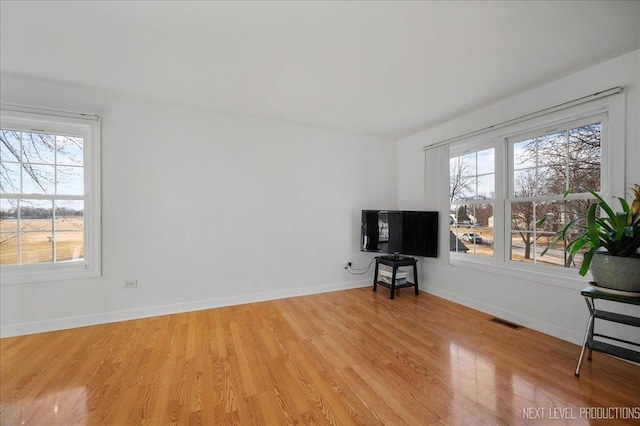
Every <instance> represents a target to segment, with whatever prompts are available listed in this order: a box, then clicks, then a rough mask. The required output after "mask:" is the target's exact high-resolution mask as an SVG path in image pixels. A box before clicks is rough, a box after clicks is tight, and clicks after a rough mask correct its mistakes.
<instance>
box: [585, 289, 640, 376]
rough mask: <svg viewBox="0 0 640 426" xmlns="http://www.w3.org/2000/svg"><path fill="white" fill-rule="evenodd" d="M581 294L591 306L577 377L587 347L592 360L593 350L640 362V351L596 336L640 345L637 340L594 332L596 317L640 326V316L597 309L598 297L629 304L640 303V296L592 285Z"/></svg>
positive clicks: (588, 357) (589, 306)
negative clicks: (610, 290)
mask: <svg viewBox="0 0 640 426" xmlns="http://www.w3.org/2000/svg"><path fill="white" fill-rule="evenodd" d="M580 294H582V296H584V300H585V301H586V302H587V307H588V308H589V322H588V323H587V331H586V333H585V335H584V343H583V344H582V350H581V351H580V358H579V359H578V366H577V367H576V373H575V375H576V377H578V376H580V367H581V366H582V360H583V358H584V353H585V352H586V350H587V349H589V355H588V356H587V359H588V360H591V355H592V353H593V351H596V352H602V353H605V354H608V355H613V356H615V357H618V358H623V359H627V360H629V361H633V362H638V363H640V352H638V351H634V350H631V349H627V348H623V347H621V346H617V345H614V344H611V343H605V342H602V341H599V340H595V339H594V337H604V338H606V339H609V340H611V341H615V342H621V343H626V344H628V345H632V346H639V347H640V344H638V343H635V342H629V341H627V340H622V339H618V338H616V337H612V336H605V335H603V334H598V333H594V328H595V322H596V319H600V320H605V321H611V322H615V323H618V324H626V325H630V326H632V327H640V318H638V317H633V316H630V315H623V314H618V313H615V312H607V311H603V310H600V309H596V303H595V301H596V299H602V300H609V301H612V302H618V303H624V304H628V305H640V297H630V296H622V295H619V294H613V293H607V292H604V291H600V290H598V289H596V288H594V287H591V286H589V287H586V288H585V289H583V290H582V291H581V292H580Z"/></svg>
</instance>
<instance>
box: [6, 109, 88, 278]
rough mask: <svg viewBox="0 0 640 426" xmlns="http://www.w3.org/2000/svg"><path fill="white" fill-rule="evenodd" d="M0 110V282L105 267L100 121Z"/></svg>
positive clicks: (65, 275) (71, 274) (79, 273)
mask: <svg viewBox="0 0 640 426" xmlns="http://www.w3.org/2000/svg"><path fill="white" fill-rule="evenodd" d="M88 117H93V118H84V116H83V117H80V118H74V117H67V116H52V115H50V114H44V115H43V114H40V113H29V112H22V111H21V112H16V111H5V110H2V122H1V123H0V124H1V125H0V138H1V141H0V165H1V168H0V266H1V270H2V281H3V284H14V283H20V282H30V281H43V280H44V281H48V280H56V279H64V278H79V277H82V276H97V275H99V273H100V258H99V251H100V235H99V230H100V226H99V220H100V214H99V206H100V203H99V197H100V195H99V188H100V184H99V164H100V162H99V152H100V151H99V142H100V140H99V121H98V120H97V117H95V116H88Z"/></svg>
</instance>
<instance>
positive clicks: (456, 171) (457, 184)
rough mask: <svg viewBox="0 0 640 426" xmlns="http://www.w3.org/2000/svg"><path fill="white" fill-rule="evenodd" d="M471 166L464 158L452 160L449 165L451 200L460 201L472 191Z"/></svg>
mask: <svg viewBox="0 0 640 426" xmlns="http://www.w3.org/2000/svg"><path fill="white" fill-rule="evenodd" d="M472 183H473V176H471V166H470V165H469V163H468V162H467V161H465V159H464V158H463V157H456V158H453V159H451V162H450V164H449V200H450V201H453V200H455V199H460V198H461V196H462V195H463V194H464V193H465V192H467V191H469V190H471V189H472V185H471V184H472Z"/></svg>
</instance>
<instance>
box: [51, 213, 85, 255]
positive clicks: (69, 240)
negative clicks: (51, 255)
mask: <svg viewBox="0 0 640 426" xmlns="http://www.w3.org/2000/svg"><path fill="white" fill-rule="evenodd" d="M80 223H81V222H80ZM55 243H56V262H67V261H79V260H83V259H84V232H79V231H71V232H67V231H61V232H56V233H55Z"/></svg>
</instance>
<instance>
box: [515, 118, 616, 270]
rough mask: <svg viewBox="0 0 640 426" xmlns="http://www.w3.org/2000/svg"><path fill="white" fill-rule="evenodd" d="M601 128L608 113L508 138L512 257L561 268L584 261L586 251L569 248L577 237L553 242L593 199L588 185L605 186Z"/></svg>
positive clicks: (571, 236)
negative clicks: (573, 252)
mask: <svg viewBox="0 0 640 426" xmlns="http://www.w3.org/2000/svg"><path fill="white" fill-rule="evenodd" d="M603 129H606V116H604V115H603V116H594V117H587V118H584V119H581V120H578V121H573V122H567V123H563V124H562V125H561V126H558V127H556V128H554V129H553V130H545V131H537V132H533V133H529V134H522V135H517V136H514V137H511V138H508V139H507V145H508V150H509V176H510V188H509V196H508V198H507V200H506V207H507V209H508V215H507V217H508V218H509V221H508V226H509V233H508V235H509V239H508V241H509V259H510V260H511V261H516V262H524V263H531V264H539V265H541V266H562V267H575V266H576V265H579V264H581V262H582V254H583V253H580V254H579V256H577V258H573V257H572V256H570V255H569V254H568V253H566V251H565V248H566V245H567V244H568V243H569V242H570V241H571V240H572V239H573V238H574V237H575V236H574V235H568V236H567V238H566V239H565V240H564V241H562V242H560V244H554V241H555V238H554V235H555V234H556V233H557V231H559V230H560V229H562V228H563V227H564V226H565V225H566V224H567V223H568V222H569V221H571V220H572V219H574V218H575V217H576V213H579V212H582V213H585V212H586V210H587V209H588V207H589V205H590V204H591V203H592V202H593V201H594V198H593V195H591V194H590V193H589V192H587V191H586V190H585V188H590V189H593V190H595V191H598V192H599V191H601V189H602V184H601V169H602V139H603ZM565 194H566V195H565ZM542 219H544V220H542ZM586 249H587V248H585V251H586ZM545 250H547V252H546V253H545V254H544V256H543V255H542V253H543V252H544V251H545Z"/></svg>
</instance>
